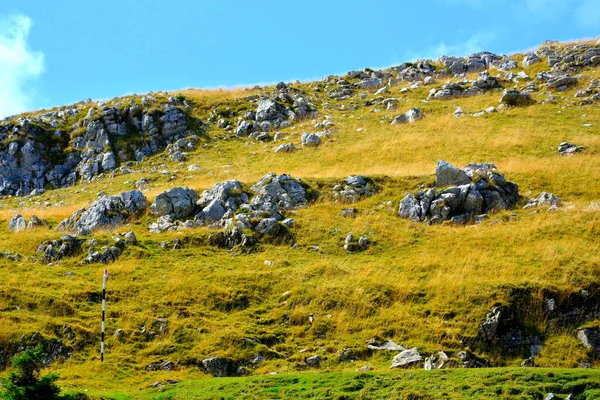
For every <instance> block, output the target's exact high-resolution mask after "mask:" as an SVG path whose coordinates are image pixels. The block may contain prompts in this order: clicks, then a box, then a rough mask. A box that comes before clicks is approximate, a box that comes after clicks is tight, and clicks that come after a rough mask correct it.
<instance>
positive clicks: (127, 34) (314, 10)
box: [0, 0, 600, 117]
mask: <svg viewBox="0 0 600 400" xmlns="http://www.w3.org/2000/svg"><path fill="white" fill-rule="evenodd" d="M599 1H600V0H521V1H516V0H429V1H425V0H421V1H418V0H415V1H411V2H408V1H401V0H370V1H364V0H363V1H354V0H346V1H334V0H330V1H329V0H320V1H315V0H303V1H282V0H278V1H275V0H254V1H251V0H210V1H209V0H168V1H167V0H164V1H158V0H145V1H134V0H103V1H93V0H89V1H88V0H55V1H49V0H0V117H2V116H6V115H10V114H13V113H16V112H20V111H25V110H30V109H38V108H43V107H49V106H53V105H61V104H67V103H72V102H76V101H79V100H83V99H86V98H92V99H106V98H112V97H115V96H120V95H124V94H128V93H143V92H148V91H152V90H174V89H181V88H186V87H201V88H207V87H231V86H237V85H248V84H255V83H270V82H277V81H282V80H283V81H287V80H295V79H300V80H307V79H318V78H321V77H324V76H327V75H330V74H338V73H344V72H346V71H348V70H351V69H362V68H364V67H385V66H390V65H394V64H398V63H401V62H403V61H408V60H411V59H415V58H424V57H429V58H435V57H437V56H439V55H442V54H449V55H467V54H469V53H472V52H475V51H479V50H489V51H493V52H497V53H508V52H512V51H517V50H524V49H528V48H531V47H533V46H536V45H538V44H540V43H541V42H543V41H544V40H547V39H555V40H571V39H578V38H594V37H597V36H598V35H599V34H600V32H599V30H598V28H599V27H600V6H598V2H599Z"/></svg>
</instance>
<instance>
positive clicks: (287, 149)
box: [273, 143, 300, 153]
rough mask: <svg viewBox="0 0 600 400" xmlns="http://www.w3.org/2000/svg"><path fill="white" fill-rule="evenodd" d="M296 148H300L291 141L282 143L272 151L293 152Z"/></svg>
mask: <svg viewBox="0 0 600 400" xmlns="http://www.w3.org/2000/svg"><path fill="white" fill-rule="evenodd" d="M297 150H300V149H299V148H297V147H296V146H294V144H293V143H284V144H282V145H279V146H277V147H275V149H274V150H273V152H275V153H293V152H295V151H297Z"/></svg>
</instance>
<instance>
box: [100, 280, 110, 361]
mask: <svg viewBox="0 0 600 400" xmlns="http://www.w3.org/2000/svg"><path fill="white" fill-rule="evenodd" d="M107 279H108V270H107V269H105V270H104V276H103V277H102V341H101V342H100V362H103V361H104V315H105V313H106V280H107Z"/></svg>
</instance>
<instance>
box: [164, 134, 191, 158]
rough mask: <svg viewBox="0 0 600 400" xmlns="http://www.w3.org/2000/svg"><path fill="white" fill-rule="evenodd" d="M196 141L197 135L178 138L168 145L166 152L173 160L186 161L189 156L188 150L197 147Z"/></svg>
mask: <svg viewBox="0 0 600 400" xmlns="http://www.w3.org/2000/svg"><path fill="white" fill-rule="evenodd" d="M196 142H197V137H195V136H191V137H189V138H182V139H179V140H176V141H175V142H173V143H171V144H169V145H167V148H166V153H167V154H168V155H169V158H170V159H171V161H175V162H181V161H185V160H186V159H187V157H188V152H190V151H194V150H195V149H196Z"/></svg>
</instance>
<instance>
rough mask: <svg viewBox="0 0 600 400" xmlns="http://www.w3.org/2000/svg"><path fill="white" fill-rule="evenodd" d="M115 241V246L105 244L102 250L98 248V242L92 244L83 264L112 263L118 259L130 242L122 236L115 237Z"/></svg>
mask: <svg viewBox="0 0 600 400" xmlns="http://www.w3.org/2000/svg"><path fill="white" fill-rule="evenodd" d="M131 233H132V232H131ZM113 241H114V245H113V246H104V247H102V248H101V249H100V250H97V249H96V243H93V244H91V245H90V248H89V251H88V254H87V256H86V257H85V258H84V259H83V261H82V264H93V263H102V264H110V263H113V262H115V261H117V259H118V258H119V256H120V255H121V253H122V252H123V250H125V247H126V246H127V244H128V243H127V242H126V241H125V240H123V239H121V238H113ZM94 242H95V241H94ZM129 243H131V242H129Z"/></svg>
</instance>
